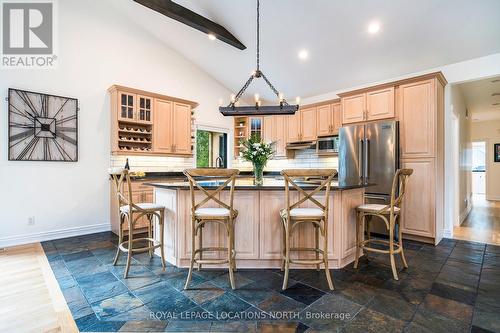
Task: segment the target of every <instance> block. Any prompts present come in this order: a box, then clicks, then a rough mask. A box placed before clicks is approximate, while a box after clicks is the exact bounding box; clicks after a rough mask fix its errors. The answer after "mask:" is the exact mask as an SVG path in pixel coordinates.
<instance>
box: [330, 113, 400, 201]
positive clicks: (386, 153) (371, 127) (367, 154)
mask: <svg viewBox="0 0 500 333" xmlns="http://www.w3.org/2000/svg"><path fill="white" fill-rule="evenodd" d="M339 144H340V146H339V184H341V185H342V184H345V185H349V184H357V183H359V182H367V183H372V184H375V185H374V186H370V187H368V188H366V195H365V198H366V199H367V201H369V202H373V203H384V202H385V203H389V200H390V195H391V186H392V179H393V177H394V174H395V173H396V170H397V168H398V167H399V123H398V122H397V121H381V122H374V123H369V124H366V125H354V126H346V127H342V128H341V129H340V132H339Z"/></svg>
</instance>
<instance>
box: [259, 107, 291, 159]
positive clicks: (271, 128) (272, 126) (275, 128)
mask: <svg viewBox="0 0 500 333" xmlns="http://www.w3.org/2000/svg"><path fill="white" fill-rule="evenodd" d="M262 135H263V139H264V141H265V142H274V143H275V152H276V153H275V157H283V156H286V116H267V117H264V119H263V132H262Z"/></svg>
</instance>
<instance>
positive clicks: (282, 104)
mask: <svg viewBox="0 0 500 333" xmlns="http://www.w3.org/2000/svg"><path fill="white" fill-rule="evenodd" d="M256 58H257V69H256V70H255V72H254V73H253V74H252V75H251V76H250V77H249V78H248V80H247V81H246V82H245V84H244V85H243V87H242V88H241V89H240V90H239V91H238V93H237V94H236V95H235V96H234V97H233V98H232V100H231V101H230V102H229V105H228V106H227V107H225V108H223V107H219V110H220V111H221V112H222V113H223V114H224V115H229V114H230V113H234V111H235V110H236V109H238V108H239V107H237V106H236V105H237V102H238V101H239V99H240V98H241V96H243V94H244V93H245V91H246V90H247V88H248V87H249V86H250V84H251V83H252V81H253V80H254V79H255V78H262V79H263V80H264V82H266V84H267V85H268V86H269V88H271V90H272V91H273V92H274V93H275V94H276V96H277V97H278V98H280V104H279V105H278V106H276V107H275V108H277V109H278V110H279V111H280V114H294V113H295V112H296V111H297V109H298V105H290V104H288V102H287V101H286V99H284V98H283V97H281V96H280V93H279V91H278V90H277V89H276V88H275V87H274V86H273V84H272V83H271V82H270V81H269V79H268V78H267V77H266V76H265V75H264V73H262V72H261V71H260V0H257V49H256ZM256 105H257V103H256ZM266 107H267V108H270V106H266ZM243 108H248V107H243ZM283 108H288V109H287V110H285V112H282V111H283ZM224 109H227V110H224ZM258 109H259V106H256V110H258Z"/></svg>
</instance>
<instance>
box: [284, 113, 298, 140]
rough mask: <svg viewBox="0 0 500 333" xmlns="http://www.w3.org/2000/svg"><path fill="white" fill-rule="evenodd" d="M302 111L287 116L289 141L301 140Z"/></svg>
mask: <svg viewBox="0 0 500 333" xmlns="http://www.w3.org/2000/svg"><path fill="white" fill-rule="evenodd" d="M299 112H300V111H298V112H295V114H294V115H291V116H287V118H286V122H287V142H298V141H300V114H299Z"/></svg>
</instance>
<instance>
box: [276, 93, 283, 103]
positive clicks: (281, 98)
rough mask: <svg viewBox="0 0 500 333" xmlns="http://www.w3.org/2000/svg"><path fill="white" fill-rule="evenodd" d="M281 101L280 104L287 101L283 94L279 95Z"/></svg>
mask: <svg viewBox="0 0 500 333" xmlns="http://www.w3.org/2000/svg"><path fill="white" fill-rule="evenodd" d="M278 98H279V100H280V102H283V100H284V99H285V95H283V93H279V97H278Z"/></svg>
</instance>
